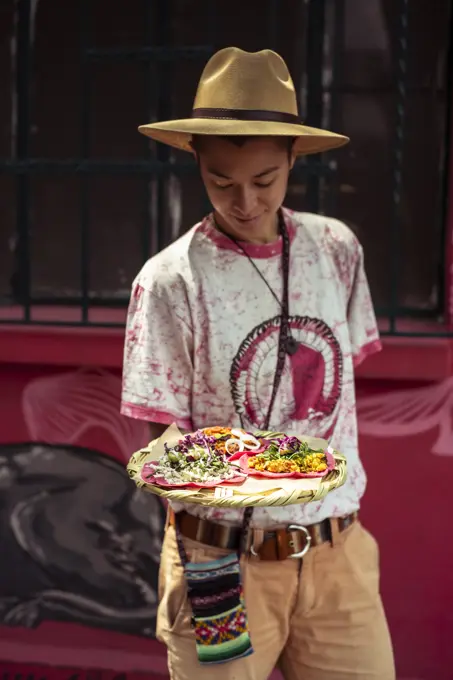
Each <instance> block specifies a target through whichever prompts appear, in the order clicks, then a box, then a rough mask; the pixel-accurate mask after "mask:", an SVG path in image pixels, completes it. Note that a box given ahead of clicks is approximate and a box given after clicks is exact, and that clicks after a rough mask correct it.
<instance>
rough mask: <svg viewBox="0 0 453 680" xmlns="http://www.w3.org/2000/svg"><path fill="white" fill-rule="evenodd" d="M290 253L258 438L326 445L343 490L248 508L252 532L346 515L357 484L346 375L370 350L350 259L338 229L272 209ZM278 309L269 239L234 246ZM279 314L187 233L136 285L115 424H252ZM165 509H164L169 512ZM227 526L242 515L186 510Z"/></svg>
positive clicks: (356, 256) (275, 253) (205, 233)
mask: <svg viewBox="0 0 453 680" xmlns="http://www.w3.org/2000/svg"><path fill="white" fill-rule="evenodd" d="M284 215H285V221H286V225H287V228H288V233H289V236H290V241H291V253H290V282H289V290H290V301H289V313H290V328H291V334H292V336H293V337H294V338H295V339H296V340H297V341H298V342H299V343H300V346H299V349H298V350H297V352H296V353H295V354H294V355H292V356H289V355H288V356H287V358H286V366H285V372H284V374H283V378H282V381H281V385H280V389H279V392H278V395H277V399H276V401H275V405H274V409H273V413H272V419H271V423H270V426H271V428H275V429H278V430H282V431H285V432H287V433H296V434H297V433H303V434H309V435H314V436H320V437H325V438H327V439H329V438H332V444H333V446H335V448H337V449H339V450H340V451H342V453H344V454H345V455H346V456H347V459H348V469H349V476H348V481H347V482H346V484H345V485H344V486H343V487H342V488H341V489H338V490H336V491H334V492H332V493H331V494H329V495H328V496H327V497H326V498H325V499H324V500H323V501H321V502H319V503H310V504H307V505H293V506H288V507H285V508H272V509H271V508H259V509H255V511H254V515H253V525H254V526H256V527H261V528H269V527H275V526H280V525H286V524H288V523H298V524H311V523H314V522H318V521H321V520H323V519H325V518H326V517H335V516H342V515H345V514H348V513H350V512H353V511H355V510H357V509H358V507H359V502H360V499H361V497H362V495H363V493H364V490H365V485H366V476H365V472H364V470H363V467H362V464H361V462H360V459H359V453H358V437H357V417H356V401H355V389H354V366H355V365H357V364H358V363H359V362H360V361H362V359H364V357H365V356H367V355H368V354H370V353H372V352H375V351H378V350H379V349H380V342H379V336H378V331H377V327H376V319H375V316H374V312H373V306H372V302H371V297H370V293H369V289H368V284H367V280H366V276H365V271H364V267H363V254H362V248H361V246H360V244H359V243H358V241H357V239H356V237H355V236H354V234H353V233H352V232H351V231H350V230H349V229H348V227H346V226H345V225H344V224H343V223H342V222H339V221H338V220H335V219H332V218H327V217H321V216H319V215H313V214H309V213H293V212H291V211H289V210H285V211H284ZM243 245H244V248H245V249H246V250H247V253H248V254H249V255H250V257H252V258H253V259H254V261H255V263H256V265H257V266H258V267H259V269H260V271H261V272H262V274H263V276H264V277H265V279H266V281H267V282H268V283H269V284H270V286H271V287H272V289H273V290H274V292H275V293H276V295H277V296H278V298H279V299H281V295H282V272H281V249H282V244H281V239H279V240H278V241H276V242H275V243H271V244H265V245H253V244H243ZM280 311H281V310H280V307H279V305H278V303H277V300H276V299H275V298H274V296H273V295H272V294H271V292H270V291H269V289H268V288H267V286H266V285H265V283H264V282H263V280H262V279H261V277H260V276H259V275H258V273H257V272H256V271H255V270H254V268H253V266H252V265H251V263H250V262H249V260H248V259H247V257H246V256H245V255H244V253H243V252H242V251H241V250H240V249H239V248H238V247H237V246H236V245H235V244H234V243H233V242H232V241H231V240H230V239H228V238H227V237H226V236H224V235H222V234H220V233H219V232H218V231H217V230H216V229H215V227H214V225H213V222H212V218H211V217H207V218H206V219H205V220H204V221H203V222H201V223H200V224H197V225H196V226H194V227H193V228H192V229H191V230H190V231H189V232H188V233H186V234H185V235H184V236H182V237H181V238H180V239H178V240H177V241H176V242H175V243H173V244H172V245H170V246H169V247H168V248H166V249H165V250H164V251H162V252H160V253H159V254H158V255H156V256H154V257H153V258H151V259H150V260H149V261H148V262H147V263H146V264H145V265H144V267H143V268H142V270H141V272H140V273H139V274H138V276H137V278H136V280H135V282H134V284H133V289H132V297H131V302H130V306H129V313H128V321H127V331H126V344H125V352H124V374H123V395H122V413H123V414H125V415H127V416H130V417H132V418H141V419H143V420H149V421H154V422H158V423H168V424H170V423H172V422H176V423H177V424H178V425H179V426H180V427H182V428H185V429H188V430H193V429H197V428H200V427H205V426H208V425H230V426H234V425H236V426H238V425H240V423H241V419H242V422H243V424H244V427H245V428H249V429H251V430H253V429H254V428H259V427H261V426H262V425H263V421H264V418H265V416H266V413H267V407H268V404H269V399H270V394H271V390H272V384H273V378H274V372H275V366H276V358H277V345H278V334H279V314H280ZM179 507H182V506H179V505H178V506H177V507H176V508H175V509H179ZM186 509H187V510H188V511H189V512H191V513H192V514H196V515H198V516H202V517H207V518H210V519H212V520H214V521H218V522H223V523H226V524H229V523H235V524H240V522H241V517H242V511H240V510H233V509H231V510H230V509H225V510H224V509H222V510H219V509H208V508H203V507H201V506H194V505H190V506H188V507H187V508H186Z"/></svg>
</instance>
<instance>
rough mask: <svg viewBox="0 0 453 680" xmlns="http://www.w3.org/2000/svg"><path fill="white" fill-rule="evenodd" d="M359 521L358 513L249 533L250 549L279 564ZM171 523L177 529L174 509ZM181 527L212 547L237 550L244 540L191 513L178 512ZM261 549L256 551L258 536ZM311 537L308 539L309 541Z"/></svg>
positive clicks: (187, 535)
mask: <svg viewBox="0 0 453 680" xmlns="http://www.w3.org/2000/svg"><path fill="white" fill-rule="evenodd" d="M357 519H358V513H357V512H354V513H352V514H351V515H347V516H346V517H341V518H332V519H326V520H324V521H323V522H318V523H317V524H310V525H308V526H307V527H298V526H297V525H291V526H289V527H288V528H287V529H278V530H276V531H262V530H260V531H259V532H258V531H256V532H255V531H254V530H253V529H251V530H250V532H249V537H248V542H247V543H248V547H249V549H251V552H252V553H253V554H256V556H257V557H259V559H261V560H264V561H280V560H286V559H287V558H291V557H293V556H296V555H297V554H298V553H301V552H303V551H304V548H306V547H307V541H309V543H310V545H311V547H313V546H317V545H321V544H322V543H326V542H328V541H330V542H331V543H332V542H334V540H335V536H336V535H337V534H338V533H341V532H343V531H344V530H345V529H347V528H348V527H349V526H351V524H353V523H354V522H356V521H357ZM167 521H168V524H170V525H172V526H175V513H174V511H173V510H172V508H169V510H168V518H167ZM178 524H179V530H180V532H181V535H182V536H184V537H185V538H189V539H191V540H192V541H197V542H199V543H204V544H205V545H209V546H211V547H213V548H223V549H229V550H232V551H233V550H234V551H235V550H238V549H239V546H240V541H241V531H242V530H241V528H240V527H225V526H222V525H221V524H216V523H215V522H211V521H210V520H206V519H201V518H199V517H195V516H194V515H190V514H189V513H188V512H180V513H178ZM258 534H259V535H260V538H259V541H258V543H259V547H257V548H256V549H255V548H254V545H255V539H256V536H257V535H258ZM308 536H309V538H308Z"/></svg>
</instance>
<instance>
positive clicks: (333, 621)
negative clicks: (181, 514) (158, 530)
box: [157, 522, 395, 680]
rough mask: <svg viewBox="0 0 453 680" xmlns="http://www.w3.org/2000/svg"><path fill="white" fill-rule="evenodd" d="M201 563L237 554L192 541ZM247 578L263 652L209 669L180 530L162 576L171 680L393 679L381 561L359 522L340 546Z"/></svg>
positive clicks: (169, 538)
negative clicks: (202, 656) (200, 650)
mask: <svg viewBox="0 0 453 680" xmlns="http://www.w3.org/2000/svg"><path fill="white" fill-rule="evenodd" d="M185 545H186V549H187V552H188V555H189V558H190V559H191V560H192V561H193V562H203V561H210V560H214V559H216V558H218V557H219V556H221V555H225V554H226V553H228V552H230V551H227V550H221V549H218V548H211V547H210V546H206V545H203V544H201V543H196V542H194V541H191V540H188V539H185ZM242 577H243V582H244V589H245V599H246V606H247V612H248V617H249V629H250V637H251V640H252V644H253V648H254V650H255V653H254V654H252V655H251V656H249V657H246V658H245V659H240V660H237V661H233V662H230V663H225V664H219V665H215V666H201V665H200V664H199V662H198V659H197V656H196V651H195V638H194V633H193V631H192V629H191V626H190V616H191V612H190V606H189V603H188V600H187V591H186V587H185V583H184V575H183V569H182V566H181V563H180V560H179V555H178V550H177V546H176V538H175V532H174V528H173V527H169V528H168V529H167V532H166V535H165V540H164V545H163V550H162V561H161V568H160V577H159V579H160V582H159V597H160V605H159V610H158V621H157V636H158V638H159V640H161V641H162V642H164V643H165V644H166V646H167V650H168V666H169V671H170V677H171V679H172V680H213V678H215V680H266V679H267V678H268V677H269V675H270V674H271V673H272V670H273V669H274V667H275V666H276V665H278V666H279V667H280V669H281V671H282V673H283V676H284V678H285V679H286V680H367V679H371V678H373V679H376V680H394V678H395V670H394V663H393V654H392V647H391V642H390V636H389V632H388V628H387V623H386V619H385V614H384V611H383V608H382V603H381V598H380V596H379V554H378V547H377V544H376V541H375V540H374V538H373V537H372V536H371V534H369V533H368V532H367V531H366V530H365V529H364V528H363V527H362V526H361V524H360V523H358V522H357V523H355V524H353V525H352V526H351V527H349V528H348V529H346V531H344V532H343V533H342V534H340V535H339V536H338V537H337V539H336V541H335V545H333V546H332V545H331V544H324V545H321V546H318V547H315V548H313V549H311V550H309V552H308V554H307V555H306V556H305V557H304V559H303V562H301V561H300V560H290V559H288V560H285V561H284V562H264V561H263V562H259V561H256V560H255V559H254V558H251V559H247V560H245V561H244V563H243V568H242Z"/></svg>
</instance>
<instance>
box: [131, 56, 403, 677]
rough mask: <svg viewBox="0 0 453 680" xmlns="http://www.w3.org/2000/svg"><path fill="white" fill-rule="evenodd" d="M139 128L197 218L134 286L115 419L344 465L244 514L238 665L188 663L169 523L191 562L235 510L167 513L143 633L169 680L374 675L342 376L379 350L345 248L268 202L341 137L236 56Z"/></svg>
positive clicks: (215, 550) (207, 554)
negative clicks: (193, 176)
mask: <svg viewBox="0 0 453 680" xmlns="http://www.w3.org/2000/svg"><path fill="white" fill-rule="evenodd" d="M140 131H141V132H143V133H144V134H146V135H148V136H150V137H151V138H153V139H156V140H159V141H161V142H164V143H167V144H171V145H173V146H175V147H178V148H182V149H186V150H187V151H192V152H193V153H194V154H195V155H196V157H197V161H198V164H199V167H200V172H201V176H202V179H203V182H204V185H205V187H206V190H207V193H208V195H209V198H210V200H211V203H212V205H213V208H214V211H213V213H212V214H211V215H209V216H208V217H206V218H205V219H204V220H203V221H202V222H200V223H199V224H197V225H195V226H194V227H193V228H192V229H191V230H190V231H189V232H188V233H186V234H185V235H184V236H183V237H181V238H180V239H178V241H176V242H175V243H173V244H172V245H171V246H169V247H168V248H167V249H165V250H164V251H163V252H161V253H159V254H158V255H156V256H155V257H153V258H151V259H150V260H149V261H148V262H147V263H146V264H145V266H144V267H143V269H142V270H141V272H140V273H139V275H138V277H137V279H136V280H135V282H134V285H133V291H132V298H131V303H130V308H129V315H128V323H127V335H126V346H125V359H124V386H123V403H122V412H123V413H124V414H126V415H128V416H131V417H134V418H142V419H145V420H148V421H150V423H151V433H152V436H153V437H156V436H158V435H159V434H160V433H161V432H162V431H163V430H164V429H165V428H166V426H167V425H168V424H170V423H172V422H176V423H177V424H178V425H179V427H180V428H182V429H184V430H187V431H192V430H195V429H197V428H200V427H206V426H209V425H228V426H234V425H236V426H241V425H242V426H243V427H245V428H246V429H247V430H254V429H257V428H263V427H268V426H269V427H270V428H271V429H277V430H279V431H283V432H287V433H303V434H309V435H314V436H321V437H324V438H326V439H331V440H332V443H333V445H334V446H335V447H336V448H337V449H339V450H340V451H342V452H343V453H344V454H345V455H346V456H347V459H348V480H347V482H346V484H345V485H344V486H343V487H342V488H340V489H338V490H337V491H335V492H332V493H331V494H330V495H328V496H327V497H326V498H325V499H324V500H322V501H320V502H316V503H311V504H307V505H290V506H286V507H282V508H257V509H255V510H254V513H253V516H252V520H251V529H250V541H251V552H250V554H248V555H247V556H246V559H245V561H244V564H243V569H242V577H243V581H244V587H245V599H246V606H247V611H248V618H249V630H250V636H251V640H252V644H253V648H254V650H255V653H254V654H252V655H251V656H248V657H245V658H241V659H238V660H235V661H231V662H229V663H225V664H222V665H218V666H215V667H209V666H202V665H200V663H199V662H198V660H197V655H196V649H195V638H194V634H193V630H192V628H191V610H190V607H189V603H188V601H187V590H186V586H185V582H184V575H183V569H182V566H181V562H180V557H179V553H178V550H177V545H176V540H175V529H174V522H175V513H178V520H179V522H178V523H179V526H180V530H181V534H182V536H183V540H184V543H185V548H186V550H187V551H188V553H189V556H190V559H191V561H192V562H203V561H210V560H214V559H217V558H218V557H219V556H221V555H225V554H227V553H231V552H232V551H234V550H235V549H237V548H238V545H239V541H240V539H241V526H242V520H243V511H241V510H233V509H231V510H230V509H225V510H220V509H208V508H203V507H201V506H194V505H188V506H187V507H183V506H180V505H175V506H173V508H172V509H171V510H170V512H169V523H168V528H167V530H166V535H165V540H164V546H163V552H162V562H161V570H160V607H159V612H158V624H157V628H158V630H157V634H158V637H159V639H160V640H162V641H163V642H164V643H165V644H166V645H167V648H168V661H169V668H170V675H171V678H172V679H173V680H195V679H197V680H204V679H206V680H208V679H210V678H213V677H215V678H216V679H217V680H265V679H266V678H267V677H268V676H269V674H270V673H271V672H272V669H273V668H274V666H275V665H276V664H277V663H278V664H279V665H280V668H281V669H282V672H283V674H284V677H285V678H286V680H352V679H356V680H365V679H366V678H370V679H371V678H376V680H377V679H379V680H392V679H393V678H394V666H393V657H392V649H391V643H390V638H389V633H388V629H387V624H386V620H385V615H384V612H383V609H382V604H381V600H380V595H379V564H378V561H379V558H378V548H377V545H376V542H375V540H374V539H373V538H372V536H371V535H370V534H369V533H368V532H367V531H366V530H365V529H364V528H363V527H362V526H361V524H360V522H359V520H358V516H357V511H358V509H359V504H360V499H361V497H362V495H363V493H364V490H365V481H366V480H365V473H364V471H363V468H362V465H361V463H360V459H359V455H358V442H357V421H356V405H355V392H354V365H356V364H357V363H359V362H360V361H362V360H363V359H364V358H365V357H366V356H367V355H368V354H370V353H371V352H375V351H377V350H378V349H379V348H380V343H379V337H378V331H377V328H376V321H375V317H374V313H373V307H372V302H371V298H370V293H369V290H368V285H367V281H366V277H365V272H364V268H363V255H362V250H361V247H360V245H359V243H358V242H357V239H356V238H355V236H354V235H353V234H352V233H351V231H349V229H348V228H347V227H346V226H345V225H344V224H342V223H341V222H339V221H337V220H334V219H331V218H326V217H321V216H318V215H312V214H306V213H292V212H290V211H288V210H286V209H282V208H281V206H282V203H283V200H284V197H285V193H286V189H287V183H288V176H289V173H290V170H291V167H292V166H293V163H294V161H295V159H296V157H297V156H298V155H301V154H306V153H313V152H317V151H324V150H327V149H329V148H333V147H335V146H340V145H341V144H344V143H346V142H347V141H348V140H347V139H346V138H345V137H342V136H340V135H335V134H333V133H330V132H327V131H324V130H316V129H313V128H307V127H305V126H303V125H302V124H301V123H300V122H299V119H298V115H297V104H296V96H295V91H294V86H293V83H292V80H291V77H290V75H289V73H288V70H287V67H286V65H285V63H284V61H283V60H282V59H281V58H280V57H279V56H278V55H277V54H275V53H274V52H271V51H268V50H265V51H262V52H258V53H253V54H250V53H246V52H243V51H241V50H239V49H236V48H228V49H224V50H221V51H220V52H218V53H217V54H216V55H214V57H212V59H211V60H210V61H209V63H208V64H207V66H206V68H205V70H204V72H203V75H202V77H201V80H200V84H199V87H198V92H197V96H196V100H195V105H194V110H193V114H192V118H191V119H188V120H178V121H170V122H166V123H154V124H150V125H144V126H142V127H141V128H140ZM276 374H277V375H278V377H277V379H276ZM278 378H280V381H278ZM307 537H309V538H307ZM308 547H309V549H308V551H307V548H308ZM304 553H305V554H304ZM301 554H304V555H303V558H302V557H301V556H300V555H301Z"/></svg>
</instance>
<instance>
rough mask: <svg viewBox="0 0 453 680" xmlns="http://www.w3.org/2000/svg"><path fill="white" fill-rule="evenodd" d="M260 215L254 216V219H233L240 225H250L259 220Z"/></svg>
mask: <svg viewBox="0 0 453 680" xmlns="http://www.w3.org/2000/svg"><path fill="white" fill-rule="evenodd" d="M260 217H261V215H256V217H235V216H233V218H234V219H235V220H236V221H237V222H240V223H241V224H250V223H251V222H256V221H257V220H259V219H260Z"/></svg>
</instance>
